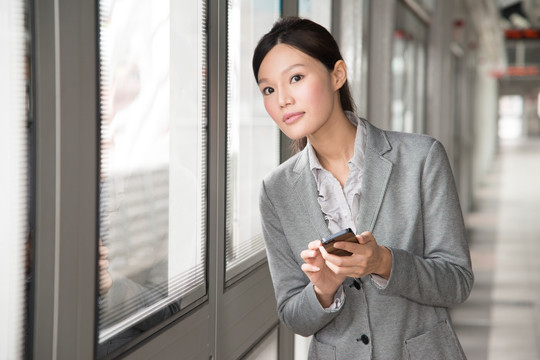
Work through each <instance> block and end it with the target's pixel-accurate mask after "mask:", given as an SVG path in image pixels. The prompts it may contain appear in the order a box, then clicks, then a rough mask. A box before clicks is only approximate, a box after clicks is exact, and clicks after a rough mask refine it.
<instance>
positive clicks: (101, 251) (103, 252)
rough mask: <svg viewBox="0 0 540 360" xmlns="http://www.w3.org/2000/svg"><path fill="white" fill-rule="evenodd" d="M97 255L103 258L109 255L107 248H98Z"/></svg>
mask: <svg viewBox="0 0 540 360" xmlns="http://www.w3.org/2000/svg"><path fill="white" fill-rule="evenodd" d="M99 255H100V256H103V257H107V255H109V248H108V247H106V246H100V247H99Z"/></svg>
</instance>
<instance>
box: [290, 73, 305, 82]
mask: <svg viewBox="0 0 540 360" xmlns="http://www.w3.org/2000/svg"><path fill="white" fill-rule="evenodd" d="M302 78H303V76H302V75H294V76H293V77H292V78H291V83H295V82H298V81H300V80H302Z"/></svg>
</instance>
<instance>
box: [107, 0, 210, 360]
mask: <svg viewBox="0 0 540 360" xmlns="http://www.w3.org/2000/svg"><path fill="white" fill-rule="evenodd" d="M99 9H100V65H101V67H100V81H101V93H102V96H101V108H102V119H101V173H100V180H101V187H100V239H99V242H100V255H101V256H100V274H99V277H100V296H99V347H98V356H102V355H105V354H107V353H110V352H111V351H114V350H115V349H116V348H117V347H119V346H121V345H122V344H124V343H125V342H127V341H129V340H130V339H132V338H133V337H135V336H137V335H138V334H140V333H142V332H144V331H146V330H148V329H150V328H152V327H153V326H155V325H156V324H158V323H160V322H162V321H163V320H164V319H166V318H168V317H170V316H171V315H172V314H174V313H176V312H178V311H179V310H180V309H181V308H183V307H185V306H186V305H188V304H189V303H190V302H192V301H193V300H195V299H197V298H200V297H201V296H202V295H204V293H205V265H204V264H205V246H206V245H205V237H206V228H205V223H206V220H205V216H206V215H205V214H206V198H205V193H206V164H205V162H206V112H205V108H206V103H205V95H204V94H205V84H206V78H205V68H206V66H205V62H206V58H205V53H206V52H205V46H206V37H205V36H206V35H205V32H204V27H205V26H204V24H205V9H204V4H203V2H202V1H189V2H185V1H184V2H175V1H171V2H170V3H169V1H168V0H159V1H144V0H115V1H113V0H109V1H107V0H104V1H100V7H99ZM101 245H102V246H101ZM107 261H108V263H107ZM107 265H108V266H107Z"/></svg>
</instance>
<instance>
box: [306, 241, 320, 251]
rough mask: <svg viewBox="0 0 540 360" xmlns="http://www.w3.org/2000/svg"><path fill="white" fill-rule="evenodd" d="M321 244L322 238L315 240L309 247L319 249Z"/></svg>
mask: <svg viewBox="0 0 540 360" xmlns="http://www.w3.org/2000/svg"><path fill="white" fill-rule="evenodd" d="M321 245H322V244H321V240H314V241H312V242H310V243H309V244H308V249H310V250H317V249H318V248H319V247H320V246H321Z"/></svg>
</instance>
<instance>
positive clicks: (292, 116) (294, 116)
mask: <svg viewBox="0 0 540 360" xmlns="http://www.w3.org/2000/svg"><path fill="white" fill-rule="evenodd" d="M303 115H304V113H303V112H294V113H287V114H285V115H284V116H283V122H284V123H285V124H287V125H289V124H292V123H293V122H295V121H296V120H298V119H299V118H301V117H302V116H303Z"/></svg>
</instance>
